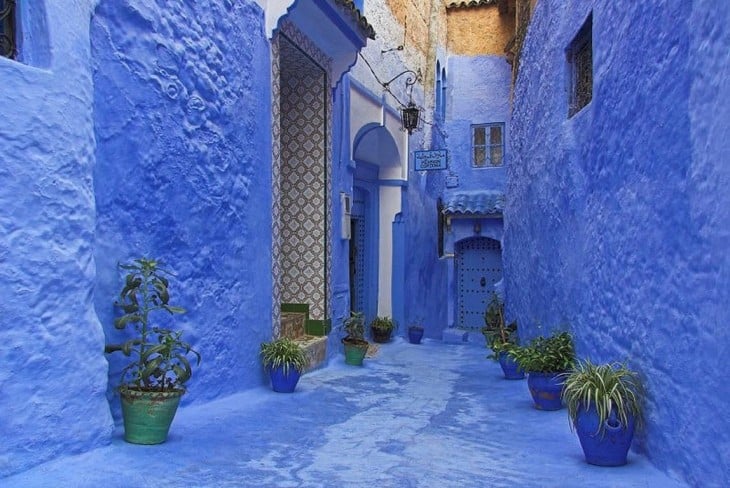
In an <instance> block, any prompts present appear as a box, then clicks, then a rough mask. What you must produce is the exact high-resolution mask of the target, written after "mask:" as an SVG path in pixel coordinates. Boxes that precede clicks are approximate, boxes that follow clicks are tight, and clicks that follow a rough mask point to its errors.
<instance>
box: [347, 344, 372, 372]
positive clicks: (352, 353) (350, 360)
mask: <svg viewBox="0 0 730 488" xmlns="http://www.w3.org/2000/svg"><path fill="white" fill-rule="evenodd" d="M342 343H343V344H344V345H345V364H350V365H352V366H362V360H363V359H364V358H365V353H367V352H368V343H367V342H366V341H358V342H352V341H347V340H343V341H342Z"/></svg>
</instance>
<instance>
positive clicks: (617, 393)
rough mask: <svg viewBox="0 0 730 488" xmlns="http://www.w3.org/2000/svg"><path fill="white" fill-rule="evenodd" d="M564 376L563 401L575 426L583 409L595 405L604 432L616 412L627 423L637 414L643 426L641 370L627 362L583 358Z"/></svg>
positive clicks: (636, 417)
mask: <svg viewBox="0 0 730 488" xmlns="http://www.w3.org/2000/svg"><path fill="white" fill-rule="evenodd" d="M564 377H565V388H564V390H563V401H564V402H565V405H566V406H567V407H568V415H569V416H570V419H571V427H573V424H574V422H575V420H576V418H577V416H578V413H579V411H580V410H581V409H585V410H587V409H589V408H590V407H591V406H595V408H596V411H597V413H598V420H599V432H601V434H603V433H604V432H605V423H606V421H607V420H609V419H611V418H612V415H613V416H615V417H616V418H617V419H618V420H619V421H620V422H621V423H622V424H623V425H627V424H628V416H629V415H633V416H634V418H635V419H636V424H637V426H638V425H641V421H642V405H643V402H644V396H645V393H644V387H643V384H642V382H641V379H640V378H639V375H638V373H636V372H635V371H632V370H630V369H629V368H628V367H627V366H626V365H625V364H622V363H608V364H593V363H592V362H591V361H590V360H585V361H579V362H578V363H577V364H576V365H575V367H574V368H573V370H572V371H571V372H569V373H566V374H565V375H564ZM597 433H598V432H597Z"/></svg>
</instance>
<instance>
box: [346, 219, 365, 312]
mask: <svg viewBox="0 0 730 488" xmlns="http://www.w3.org/2000/svg"><path fill="white" fill-rule="evenodd" d="M365 245H366V244H365V219H364V218H363V216H362V215H353V216H352V218H351V219H350V308H351V309H352V311H354V312H364V311H365Z"/></svg>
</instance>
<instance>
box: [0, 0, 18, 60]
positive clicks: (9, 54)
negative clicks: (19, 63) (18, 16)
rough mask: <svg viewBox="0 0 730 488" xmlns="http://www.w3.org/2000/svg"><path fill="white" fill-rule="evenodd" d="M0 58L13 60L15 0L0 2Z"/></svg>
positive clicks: (2, 0)
mask: <svg viewBox="0 0 730 488" xmlns="http://www.w3.org/2000/svg"><path fill="white" fill-rule="evenodd" d="M0 56H4V57H6V58H15V0H0Z"/></svg>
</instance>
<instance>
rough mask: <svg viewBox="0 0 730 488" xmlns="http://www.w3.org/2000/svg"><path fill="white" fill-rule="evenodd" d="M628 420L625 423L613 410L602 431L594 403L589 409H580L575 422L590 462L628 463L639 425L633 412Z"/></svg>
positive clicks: (603, 463)
mask: <svg viewBox="0 0 730 488" xmlns="http://www.w3.org/2000/svg"><path fill="white" fill-rule="evenodd" d="M627 420H628V422H627V424H626V425H623V424H622V423H621V422H620V421H619V419H618V418H617V417H616V415H615V412H611V416H610V417H609V418H608V419H606V421H605V422H604V423H603V430H600V429H599V427H600V425H599V423H598V413H597V412H596V408H595V407H594V406H591V408H589V409H585V408H583V407H581V408H579V410H578V415H577V417H576V419H575V422H574V423H573V425H574V426H575V431H576V433H577V434H578V439H579V440H580V446H581V447H582V448H583V454H584V455H585V458H586V462H587V463H588V464H595V465H596V466H623V465H624V464H626V456H627V455H628V452H629V448H630V447H631V441H632V440H633V438H634V426H635V420H634V417H633V416H632V415H629V416H628V419H627Z"/></svg>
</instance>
